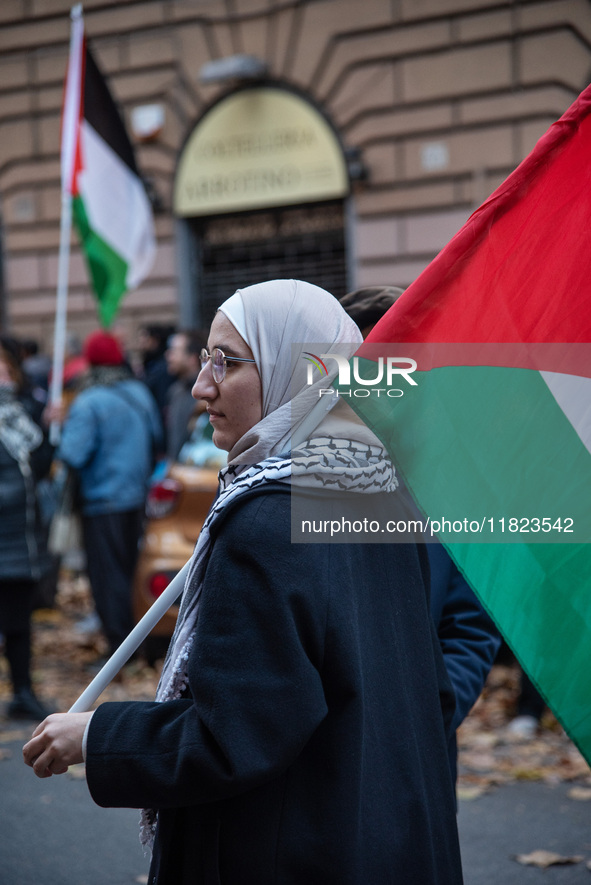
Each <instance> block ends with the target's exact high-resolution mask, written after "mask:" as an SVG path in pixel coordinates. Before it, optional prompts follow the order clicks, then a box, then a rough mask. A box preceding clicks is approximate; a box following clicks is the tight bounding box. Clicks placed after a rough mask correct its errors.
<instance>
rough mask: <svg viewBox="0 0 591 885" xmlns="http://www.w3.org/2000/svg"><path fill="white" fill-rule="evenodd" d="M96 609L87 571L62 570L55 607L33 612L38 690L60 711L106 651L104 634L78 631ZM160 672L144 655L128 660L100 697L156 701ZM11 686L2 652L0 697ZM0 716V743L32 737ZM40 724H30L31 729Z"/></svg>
mask: <svg viewBox="0 0 591 885" xmlns="http://www.w3.org/2000/svg"><path fill="white" fill-rule="evenodd" d="M92 611H93V605H92V601H91V596H90V592H89V588H88V581H87V579H86V577H85V575H83V574H78V573H71V572H63V573H62V574H61V575H60V581H59V589H58V595H57V598H56V606H55V608H53V609H40V610H38V611H36V612H34V613H33V670H32V677H33V687H34V690H35V693H36V695H37V696H38V697H39V699H40V700H41V701H42V702H43V703H44V704H45V706H47V707H50V708H52V709H53V710H55V711H57V712H65V711H67V710H68V709H69V708H70V707H71V706H72V704H73V703H74V701H75V700H76V699H77V698H78V697H79V696H80V694H82V692H83V691H84V689H85V688H86V686H87V685H88V684H89V682H91V680H92V678H93V675H94V674H92V673H89V672H88V670H87V668H88V666H89V665H92V664H93V663H94V662H95V661H96V660H97V658H99V657H101V656H103V655H104V654H105V652H106V645H105V641H104V639H103V637H102V635H101V634H100V633H77V632H76V630H75V627H76V624H77V622H79V621H80V620H81V619H82V618H84V617H86V616H87V615H88V614H90V613H91V612H92ZM158 676H159V673H158V671H157V670H156V669H154V668H153V667H150V666H148V664H147V663H146V662H145V661H142V660H141V659H140V660H138V661H137V662H136V661H134V662H132V663H130V664H127V665H126V666H125V667H124V668H123V670H122V672H121V675H120V678H119V680H118V681H117V682H113V683H111V685H109V686H108V688H107V689H106V690H105V691H104V693H103V694H102V696H101V701H122V700H153V699H154V694H155V691H156V686H157V684H158ZM10 697H11V686H10V681H9V679H8V669H7V664H6V660H5V658H4V657H3V656H0V701H9V700H10ZM9 721H10V720H8V719H4V721H2V718H1V716H0V744H2V743H9V742H12V741H15V740H20V739H21V738H22V739H23V740H28V738H29V737H30V735H31V732H30V731H23V730H20V731H19V732H16V731H15V730H13V729H10V728H9ZM34 725H35V723H31V730H32V729H33V728H34Z"/></svg>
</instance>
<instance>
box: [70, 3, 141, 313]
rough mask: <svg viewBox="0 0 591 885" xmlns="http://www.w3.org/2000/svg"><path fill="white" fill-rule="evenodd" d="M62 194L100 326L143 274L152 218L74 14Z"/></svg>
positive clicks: (126, 140) (104, 86) (120, 127)
mask: <svg viewBox="0 0 591 885" xmlns="http://www.w3.org/2000/svg"><path fill="white" fill-rule="evenodd" d="M62 192H63V193H66V194H70V195H71V197H72V211H73V216H74V221H75V224H76V227H77V229H78V232H79V235H80V239H81V241H82V247H83V250H84V254H85V257H86V262H87V265H88V269H89V273H90V277H91V280H92V286H93V289H94V292H95V294H96V297H97V300H98V314H99V318H100V321H101V324H102V325H103V326H105V327H108V326H109V325H110V324H111V323H112V321H113V319H114V317H115V315H116V313H117V310H118V308H119V303H120V301H121V298H122V297H123V295H124V294H125V293H126V292H127V291H129V290H130V289H134V288H135V287H136V286H138V285H139V283H140V282H141V281H142V280H143V279H144V277H145V276H146V275H147V273H148V272H149V270H150V268H151V266H152V263H153V260H154V255H155V239H154V229H153V218H152V210H151V206H150V202H149V200H148V197H147V194H146V190H145V188H144V185H143V182H142V180H141V178H140V175H139V173H138V170H137V166H136V164H135V159H134V155H133V148H132V146H131V143H130V141H129V138H128V136H127V133H126V131H125V126H124V125H123V121H122V120H121V117H120V115H119V113H118V111H117V108H116V106H115V103H114V101H113V99H112V97H111V95H110V93H109V90H108V87H107V84H106V82H105V80H104V78H103V76H102V75H101V73H100V71H99V69H98V68H97V65H96V63H95V61H94V59H93V57H92V55H91V53H90V50H89V49H88V46H87V45H86V39H85V37H84V25H83V22H82V18H81V16H80V17H78V18H74V21H73V28H72V39H71V44H70V59H69V62H68V72H67V76H66V85H65V92H64V107H63V114H62Z"/></svg>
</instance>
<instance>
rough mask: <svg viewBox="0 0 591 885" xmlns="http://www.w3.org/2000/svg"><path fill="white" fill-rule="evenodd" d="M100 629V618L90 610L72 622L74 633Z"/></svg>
mask: <svg viewBox="0 0 591 885" xmlns="http://www.w3.org/2000/svg"><path fill="white" fill-rule="evenodd" d="M100 629H101V619H100V618H99V616H98V615H97V613H96V612H91V613H90V614H89V615H86V617H85V618H82V619H81V620H80V621H77V622H76V623H75V624H74V633H98V631H99V630H100Z"/></svg>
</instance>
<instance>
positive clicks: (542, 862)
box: [514, 848, 585, 870]
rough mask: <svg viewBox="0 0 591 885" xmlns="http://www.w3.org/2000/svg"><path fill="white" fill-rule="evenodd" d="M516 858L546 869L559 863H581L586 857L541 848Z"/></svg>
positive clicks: (520, 861) (526, 864)
mask: <svg viewBox="0 0 591 885" xmlns="http://www.w3.org/2000/svg"><path fill="white" fill-rule="evenodd" d="M514 860H516V861H517V863H521V864H524V865H525V866H530V867H540V868H541V869H543V870H545V869H546V868H547V867H552V866H557V865H565V864H575V863H581V861H582V860H585V858H584V857H583V856H582V855H580V854H575V855H573V856H572V857H564V856H563V855H562V854H556V853H555V852H554V851H546V850H545V849H543V848H541V849H540V850H539V851H532V852H531V854H517V855H516V856H515V857H514Z"/></svg>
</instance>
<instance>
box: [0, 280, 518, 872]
mask: <svg viewBox="0 0 591 885" xmlns="http://www.w3.org/2000/svg"><path fill="white" fill-rule="evenodd" d="M400 294H401V290H398V289H394V288H383V287H382V288H377V289H369V290H360V291H358V292H355V293H351V294H350V295H348V296H347V297H346V298H345V299H343V302H342V303H341V304H339V302H338V301H337V300H336V299H335V298H334V297H333V296H332V295H331V294H329V293H328V292H326V291H324V290H323V289H320V288H318V287H317V286H314V285H312V284H310V283H304V282H301V281H294V280H275V281H270V282H267V283H261V284H258V285H255V286H250V287H248V288H245V289H242V290H238V291H237V292H236V293H234V294H233V295H231V296H230V297H229V298H228V299H227V300H226V301H225V302H224V303H223V304H221V305H220V307H219V309H218V311H217V312H216V314H215V317H214V319H213V322H212V326H211V329H210V331H209V335H208V336H207V338H206V340H204V337H203V336H202V335H200V334H199V333H198V332H194V331H192V330H179V331H176V330H173V329H166V330H164V329H156V328H155V327H146V328H145V329H142V330H140V334H139V336H138V343H139V346H140V352H141V361H140V363H139V365H136V368H135V371H134V369H132V363H130V362H129V361H128V358H127V355H126V354H125V353H124V350H123V348H122V346H121V343H120V341H119V340H118V339H117V337H116V336H115V335H113V334H110V333H107V332H105V331H97V332H94V333H92V334H91V335H89V336H88V337H87V338H86V340H85V341H84V345H83V347H82V348H81V351H79V352H78V353H77V354H73V356H75V357H76V358H77V359H78V360H80V359H82V361H83V364H82V365H80V364H79V371H78V372H76V373H74V374H75V381H74V389H73V391H72V396H71V399H70V401H69V402H67V404H66V405H63V404H59V405H55V404H53V405H48V406H45V408H43V404H42V402H41V400H42V398H43V397H42V394H39V392H38V393H37V394H35V393H34V391H38V389H39V387H40V388H41V389H42V388H43V384H42V383H41V384H40V380H39V376H37V375H36V376H35V379H34V380H33V378H32V376H31V378H30V381H29V386H28V387H27V384H26V382H25V375H24V372H23V361H22V360H20V367H19V360H18V359H17V358H15V359H14V366H13V367H12V369H11V364H10V361H9V360H8V357H6V358H4V357H3V354H6V353H8V351H7V349H6V348H5V347H4V345H2V352H1V353H0V357H2V359H4V362H5V366H4V369H3V370H2V368H1V367H2V361H1V359H0V471H2V472H0V483H4V482H5V477H6V481H8V479H9V475H10V471H9V470H8V468H7V467H6V469H5V465H8V466H9V467H10V468H11V470H12V475H13V477H16V479H18V481H19V484H20V486H22V494H21V495H20V498H19V501H20V502H21V505H20V506H22V508H23V509H22V520H21V522H20V523H19V525H18V526H17V527H16V528H14V530H13V529H11V531H13V532H14V533H16V534H13V535H12V537H10V536H8V533H6V534H7V537H6V544H7V545H12V548H13V553H14V554H15V556H14V559H15V561H16V559H17V557H16V550H17V544H16V535H17V534H18V539H19V541H21V542H22V541H23V538H24V535H25V532H27V531H31V537H33V531H34V530H36V529H37V528H38V526H37V523H31V526H30V527H29V526H28V524H26V518H27V514H29V511H30V510H31V508H30V506H29V505H28V504H27V503H26V493H27V489H28V486H27V483H29V485H30V487H31V489H33V491H34V484H35V478H41V477H43V476H46V475H47V473H48V471H49V470H50V466H51V463H52V461H53V462H54V463H56V462H59V463H60V464H62V465H66V466H67V468H68V469H69V470H70V471H71V472H72V473H73V474H74V475H75V476H76V478H77V494H78V500H79V507H80V511H81V515H82V524H83V536H84V547H85V552H86V562H87V572H88V577H89V582H90V586H91V590H92V594H93V598H94V600H95V605H96V609H97V612H98V615H99V617H100V621H101V625H102V629H103V631H104V634H105V637H106V639H107V643H108V647H109V651H112V650H114V649H115V647H116V646H117V645H118V644H119V643H120V641H121V640H122V639H123V638H124V637H125V635H127V633H128V632H129V630H130V628H131V625H132V620H131V579H132V575H133V570H134V568H135V561H136V555H137V549H138V541H139V539H140V536H141V533H142V526H143V514H144V502H145V496H146V492H147V488H148V484H149V480H150V476H151V475H152V471H153V469H154V465H155V461H156V459H157V458H158V457H159V456H165V457H166V458H167V459H169V460H174V459H175V458H176V457H177V455H178V453H179V451H180V448H181V447H182V444H183V442H184V440H185V439H186V438H187V436H188V434H189V433H190V431H191V427H192V426H193V424H194V422H195V420H196V417H197V416H198V415H199V413H200V412H201V411H203V410H204V409H205V411H206V413H207V415H208V418H209V422H210V424H211V427H212V428H213V442H214V444H215V445H216V446H217V447H218V448H220V449H222V450H225V451H226V452H227V453H228V455H227V466H226V467H224V468H223V469H222V470H221V471H220V475H219V479H220V483H219V490H218V495H217V497H216V499H215V501H214V503H213V505H212V508H211V510H210V513H209V515H208V517H207V519H206V522H205V524H204V526H203V529H202V531H201V533H200V535H199V538H198V539H196V542H197V543H196V547H195V551H194V554H193V557H192V560H191V564H190V569H189V573H188V577H187V581H186V585H185V590H184V593H183V597H182V602H181V608H180V613H179V618H178V621H177V625H176V629H175V632H174V635H173V637H172V640H171V643H170V647H169V651H168V654H167V656H166V659H165V661H164V665H163V670H162V675H161V679H160V684H159V687H158V692H157V696H156V700H155V702H146V703H143V702H119V703H107V704H100V705H99V706H98V708H97V709H96V710H94V711H93V712H88V713H75V714H69V713H60V714H52V715H49V716H47V717H46V718H44V717H45V714H46V713H47V711H45V710H44V709H43V706H42V704H41V702H40V701H39V700H38V699H37V698H36V697H35V696H34V694H33V692H32V689H31V682H30V674H29V671H28V658H27V654H28V655H29V656H30V635H29V634H28V633H27V632H26V629H25V621H27V617H25V615H24V613H25V612H28V611H29V610H30V605H31V599H32V595H33V590H34V582H35V580H37V579H38V576H39V574H40V571H41V570H42V569H43V555H44V543H43V538H42V537H40V540H39V542H38V543H36V545H31V544H28V546H26V556H25V555H23V559H24V560H25V561H26V567H25V566H23V565H22V564H20V565H18V567H17V565H16V564H15V566H14V569H13V571H12V572H10V573H7V575H6V577H4V575H3V574H2V572H1V571H0V631H1V632H3V633H4V635H5V652H6V655H7V657H8V658H9V661H10V666H11V674H12V679H13V684H14V700H13V702H12V704H11V705H10V707H9V711H11V712H12V713H14V714H15V715H17V714H19V713H20V714H24V713H28V714H29V715H30V718H33V719H34V718H37V719H40V718H43V721H42V722H41V723H40V725H38V726H37V728H36V730H35V732H34V735H33V737H32V739H31V740H30V741H29V742H28V743H27V744H26V745H25V747H24V751H23V752H24V758H25V761H26V763H27V764H29V765H30V766H31V767H32V768H33V769H34V771H35V773H36V774H37V775H38V776H39V777H41V778H45V777H50V776H51V775H55V774H62V773H64V772H65V771H66V770H67V768H68V766H69V765H71V764H75V763H78V762H82V761H84V762H85V763H86V774H87V783H88V787H89V790H90V793H91V795H92V797H93V799H94V800H95V801H96V802H97V803H98V804H100V805H103V806H111V807H115V806H124V807H135V808H141V809H143V811H142V824H141V839H142V842H143V843H144V844H145V845H147V846H149V847H150V848H151V849H152V865H151V870H150V879H149V881H150V883H153V885H164V883H174V885H183V883H189V882H191V883H193V882H196V881H199V882H210V881H211V882H214V881H215V882H220V881H223V882H229V883H233V885H240V883H244V885H247V883H251V882H255V881H256V882H259V883H265V882H268V883H271V882H273V883H282V885H290V883H293V885H296V883H304V882H305V883H306V885H308V883H315V882H318V883H320V882H322V883H335V885H337V883H338V885H341V883H351V885H362V883H366V882H375V883H387V882H391V881H403V882H405V883H409V885H410V883H413V885H447V883H449V885H459V883H461V881H462V873H461V862H460V854H459V846H458V836H457V826H456V803H455V789H454V787H455V778H456V767H457V753H456V745H455V733H456V729H457V727H458V726H459V724H460V723H461V721H462V720H463V718H464V717H465V716H466V715H467V713H468V712H469V710H470V709H471V707H472V706H473V704H474V702H475V701H476V700H477V698H478V696H479V694H480V691H481V690H482V687H483V685H484V682H485V680H486V677H487V674H488V672H489V670H490V667H491V665H492V663H493V661H494V658H495V655H496V653H497V651H498V648H499V645H500V642H501V639H500V637H499V635H498V633H497V631H496V629H495V627H494V625H493V623H492V622H491V621H490V619H489V618H488V616H487V615H486V613H485V612H484V611H483V609H482V607H481V606H480V603H479V602H478V600H477V599H476V597H475V596H474V594H473V592H472V591H471V589H470V587H469V586H468V584H467V583H466V581H465V580H464V578H463V576H462V575H461V573H460V572H459V571H458V569H457V568H456V566H455V565H454V563H453V562H452V560H451V559H450V558H449V556H448V554H447V553H446V552H445V550H444V548H443V547H441V546H440V545H437V544H433V543H430V544H422V543H414V542H412V543H411V542H408V543H396V544H371V543H368V542H362V543H352V542H351V543H335V544H327V543H292V540H291V515H290V506H291V505H290V501H291V489H292V484H294V485H295V484H297V485H298V494H300V495H303V496H304V498H305V499H306V506H308V507H309V509H311V510H313V509H314V508H315V507H317V506H318V503H319V501H320V500H322V501H323V504H324V505H326V504H327V502H328V506H329V507H332V508H337V509H338V511H339V512H340V513H341V514H345V515H346V514H347V513H348V512H351V513H352V512H353V511H354V508H356V507H358V506H359V502H360V500H361V501H362V502H363V504H364V506H368V507H370V508H371V512H372V514H373V515H374V517H375V518H378V517H379V515H382V516H383V517H384V519H387V518H388V516H387V514H388V513H391V512H392V508H397V509H400V508H405V509H406V511H407V512H409V513H411V512H412V508H413V507H414V504H413V502H412V499H411V497H410V495H409V493H408V491H407V490H406V489H405V487H404V483H403V482H402V480H401V478H400V477H399V476H398V474H397V471H396V466H395V464H394V463H393V462H392V460H391V457H390V455H389V454H388V452H387V451H386V450H385V449H384V447H383V446H382V444H381V442H380V441H379V440H378V439H377V437H375V436H374V434H373V433H372V432H371V431H370V430H369V429H368V428H367V427H365V426H364V425H363V424H362V423H361V422H360V420H359V419H358V418H356V417H355V415H354V414H353V412H352V411H351V409H350V408H349V406H348V405H347V404H346V403H345V402H344V401H343V399H342V398H341V399H340V400H337V398H335V404H334V407H333V408H332V409H331V410H327V409H326V408H323V410H322V414H319V413H318V409H317V408H316V406H317V403H318V401H319V395H318V390H319V386H321V387H326V386H327V385H328V384H330V383H331V381H332V377H331V376H330V373H329V375H328V377H323V378H322V379H321V380H319V381H317V382H315V383H310V378H309V375H308V372H307V363H306V361H305V360H303V359H302V357H303V356H304V355H305V354H306V353H307V351H306V349H305V348H306V347H307V346H309V344H306V343H302V342H313V341H315V340H318V338H319V337H321V338H322V340H323V341H324V342H327V343H328V345H329V346H328V350H329V351H330V352H335V351H338V352H339V353H342V354H343V355H344V356H345V357H350V356H352V355H353V353H354V352H355V351H356V349H357V348H358V347H359V345H360V343H361V341H362V340H363V337H364V336H365V335H366V334H367V333H368V332H369V331H370V329H371V328H373V326H374V325H375V323H377V322H378V320H379V318H380V317H381V316H382V315H383V313H384V312H385V311H386V310H387V309H388V308H389V307H390V306H391V305H392V304H393V302H394V301H395V300H396V298H397V297H399V295H400ZM298 348H299V350H298ZM73 350H75V348H73ZM15 373H16V374H15ZM334 374H336V368H335V369H334ZM35 396H37V399H35ZM3 397H4V398H3ZM32 402H35V403H36V406H35V408H32V406H31V403H32ZM17 404H18V405H17ZM3 410H4V411H3ZM4 416H6V419H7V420H6V421H5V420H4ZM8 419H10V420H8ZM51 421H57V422H59V423H60V425H61V438H60V442H59V445H58V447H57V449H55V450H52V449H51V447H50V446H49V445H48V442H47V434H46V428H47V425H48V424H49V422H51ZM31 512H32V511H31ZM2 516H3V517H5V514H4V513H2ZM4 522H6V524H7V525H8V520H7V519H4V518H3V519H2V520H0V544H1V543H4V534H5V532H4V524H3V523H4ZM40 535H42V532H40ZM21 546H23V547H25V545H24V544H21ZM33 548H34V550H35V557H34V558H33V557H32V556H31V551H32V549H33ZM8 561H10V558H9V557H7V562H8ZM3 565H4V563H2V567H3ZM20 587H24V591H23V592H22V594H21V597H20V603H19V604H20V609H18V611H20V616H19V618H20V619H19V618H17V616H16V612H17V607H16V606H15V605H14V603H13V600H14V598H15V597H16V595H17V593H18V591H19V588H20ZM17 622H18V623H17ZM15 625H16V626H18V627H19V629H20V631H21V634H22V635H21V640H20V642H21V651H20V659H19V658H18V655H17V653H16V651H11V649H16V648H17V643H16V642H15V641H14V640H13V641H11V640H10V633H11V630H12V631H13V632H18V631H15V630H14V629H13V628H14V627H15ZM19 625H20V626H19ZM27 642H28V643H29V648H28V651H27V654H25V653H24V652H23V643H24V645H26V644H27ZM17 659H18V660H20V663H15V662H17ZM19 667H20V669H19ZM41 714H42V715H41Z"/></svg>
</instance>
